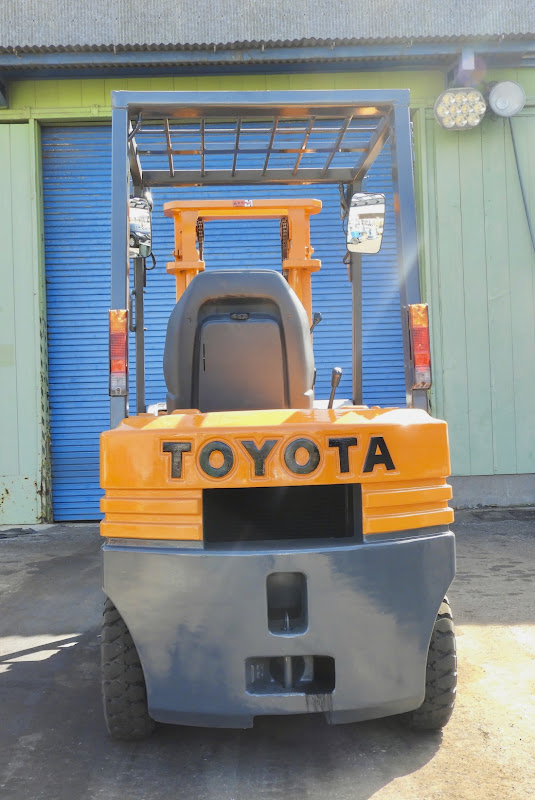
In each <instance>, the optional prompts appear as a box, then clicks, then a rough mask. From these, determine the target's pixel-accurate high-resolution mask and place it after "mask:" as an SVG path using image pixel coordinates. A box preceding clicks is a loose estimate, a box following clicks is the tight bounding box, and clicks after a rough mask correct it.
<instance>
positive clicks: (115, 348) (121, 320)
mask: <svg viewBox="0 0 535 800" xmlns="http://www.w3.org/2000/svg"><path fill="white" fill-rule="evenodd" d="M109 314H110V316H109V319H110V397H125V396H126V390H127V374H128V360H127V344H128V312H127V310H126V309H125V308H113V309H112V310H111V311H110V312H109Z"/></svg>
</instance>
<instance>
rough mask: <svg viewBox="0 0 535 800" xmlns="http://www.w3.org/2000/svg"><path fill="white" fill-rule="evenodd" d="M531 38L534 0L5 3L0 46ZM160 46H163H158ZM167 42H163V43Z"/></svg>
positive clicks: (534, 27) (0, 18)
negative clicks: (504, 1)
mask: <svg viewBox="0 0 535 800" xmlns="http://www.w3.org/2000/svg"><path fill="white" fill-rule="evenodd" d="M501 35H503V36H506V37H510V36H530V35H535V4H534V2H533V0H508V2H507V8H505V7H504V3H503V0H449V2H447V0H426V2H422V0H360V1H359V2H357V0H328V1H324V2H319V1H318V0H317V1H316V2H311V0H291V1H290V2H283V1H282V0H217V3H216V4H215V3H213V2H212V3H203V2H201V0H195V2H194V1H193V0H146V1H145V2H139V0H111V2H110V0H91V2H90V3H87V4H85V3H84V4H82V3H80V2H78V1H77V2H74V1H73V0H70V2H66V0H46V2H43V0H24V2H20V0H19V1H17V0H11V2H10V0H7V2H6V0H4V3H2V4H1V5H0V47H1V48H23V49H24V48H30V50H31V51H32V52H36V50H35V48H37V51H41V52H42V49H43V48H45V49H49V48H62V47H66V48H69V47H75V46H79V47H81V48H83V49H85V48H86V47H93V46H97V47H99V48H100V47H101V46H102V47H103V48H108V47H111V48H113V47H114V46H117V47H120V46H128V45H145V46H150V47H151V49H166V48H169V49H171V48H172V49H177V47H179V46H188V45H189V46H191V47H193V46H195V45H197V46H198V45H201V46H206V47H213V46H225V47H226V48H229V47H233V46H234V47H243V46H259V45H262V44H264V45H265V44H266V43H269V44H270V46H278V47H281V46H285V47H292V46H295V45H299V46H303V45H304V44H309V43H310V44H319V43H320V42H329V41H347V42H359V43H363V42H370V41H376V42H380V41H381V42H383V41H389V42H391V41H399V40H409V41H410V40H417V39H427V40H429V39H434V38H437V39H441V40H444V39H448V38H451V37H454V38H459V37H472V36H473V37H490V36H492V37H494V36H501ZM157 43H162V44H157ZM164 43H167V44H164Z"/></svg>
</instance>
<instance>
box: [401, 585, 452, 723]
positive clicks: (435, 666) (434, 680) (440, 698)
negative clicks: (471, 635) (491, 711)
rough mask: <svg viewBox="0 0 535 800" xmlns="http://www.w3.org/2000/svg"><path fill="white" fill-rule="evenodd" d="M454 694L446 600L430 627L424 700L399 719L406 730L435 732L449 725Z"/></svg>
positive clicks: (448, 612) (450, 625)
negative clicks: (432, 625) (431, 627)
mask: <svg viewBox="0 0 535 800" xmlns="http://www.w3.org/2000/svg"><path fill="white" fill-rule="evenodd" d="M456 691H457V653H456V648H455V630H454V627H453V617H452V615H451V608H450V604H449V603H448V598H447V597H445V598H444V600H443V602H442V604H441V606H440V609H439V612H438V615H437V619H436V622H435V625H434V627H433V633H432V634H431V641H430V643H429V653H428V655H427V669H426V676H425V699H424V701H423V703H422V705H421V706H420V707H419V708H416V709H415V710H414V711H408V712H406V713H405V714H400V715H399V720H400V722H402V723H403V725H406V726H408V727H409V728H415V729H419V730H428V731H436V730H440V728H443V727H444V725H446V724H447V723H448V722H449V719H450V717H451V715H452V712H453V707H454V705H455V696H456Z"/></svg>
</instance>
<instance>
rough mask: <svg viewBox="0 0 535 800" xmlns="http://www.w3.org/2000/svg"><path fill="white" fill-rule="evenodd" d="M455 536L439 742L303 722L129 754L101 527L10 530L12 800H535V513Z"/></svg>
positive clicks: (383, 725) (470, 515)
mask: <svg viewBox="0 0 535 800" xmlns="http://www.w3.org/2000/svg"><path fill="white" fill-rule="evenodd" d="M455 531H456V533H457V548H458V549H457V552H458V563H457V569H458V571H457V577H456V579H455V581H454V584H453V585H452V587H451V590H450V592H449V598H450V601H451V604H452V607H453V612H454V617H455V621H456V626H457V641H458V650H459V689H458V701H457V707H456V709H455V712H454V715H453V718H452V720H451V722H450V723H449V725H448V726H447V727H446V728H445V729H444V731H443V732H442V733H432V734H422V733H414V732H410V731H407V730H406V729H403V728H401V727H400V726H399V725H398V723H397V722H396V721H395V719H384V720H374V721H372V722H363V723H358V724H352V725H341V726H329V725H327V724H326V723H325V722H324V720H323V719H322V718H321V717H315V716H314V717H305V716H299V717H284V718H281V717H278V718H259V719H258V720H257V721H256V722H255V727H254V728H253V729H251V730H246V731H236V730H215V729H214V730H212V729H203V728H186V727H174V726H167V725H162V726H159V728H158V730H157V732H156V734H155V735H154V736H153V737H152V738H151V739H149V740H147V741H144V742H137V743H122V742H114V741H112V740H111V739H110V738H109V737H108V735H107V733H106V729H105V726H104V721H103V718H102V712H101V698H100V687H99V638H98V637H99V628H100V616H101V609H102V602H103V595H102V592H101V589H100V585H101V565H100V554H99V549H100V544H101V540H100V539H99V536H98V528H97V526H96V525H58V526H49V527H46V526H41V527H38V528H36V529H23V530H19V529H15V530H5V529H4V530H3V531H1V532H0V798H1V800H30V798H31V800H40V799H41V798H42V799H43V800H89V798H91V800H93V798H95V799H96V798H102V799H103V800H169V799H170V798H180V800H190V799H191V800H264V799H265V798H269V800H279V798H284V799H285V800H302V799H304V798H307V799H308V800H316V799H317V800H319V799H320V798H321V799H322V800H326V799H327V800H331V798H332V800H335V798H336V800H367V798H374V799H375V798H377V800H387V799H388V800H394V799H395V800H435V798H437V799H438V798H440V800H444V799H445V798H452V800H480V799H481V800H483V798H484V800H509V798H518V799H519V800H528V798H529V800H533V798H535V591H534V578H535V509H510V510H478V511H472V512H459V513H458V514H457V521H456V524H455Z"/></svg>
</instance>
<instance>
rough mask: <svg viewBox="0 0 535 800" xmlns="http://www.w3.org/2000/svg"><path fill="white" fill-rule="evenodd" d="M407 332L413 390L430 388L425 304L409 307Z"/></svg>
mask: <svg viewBox="0 0 535 800" xmlns="http://www.w3.org/2000/svg"><path fill="white" fill-rule="evenodd" d="M409 331H410V337H411V347H412V358H413V363H414V382H413V384H412V388H413V389H430V388H431V347H430V344H429V316H428V313H427V305H426V303H414V304H413V305H410V306H409Z"/></svg>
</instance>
